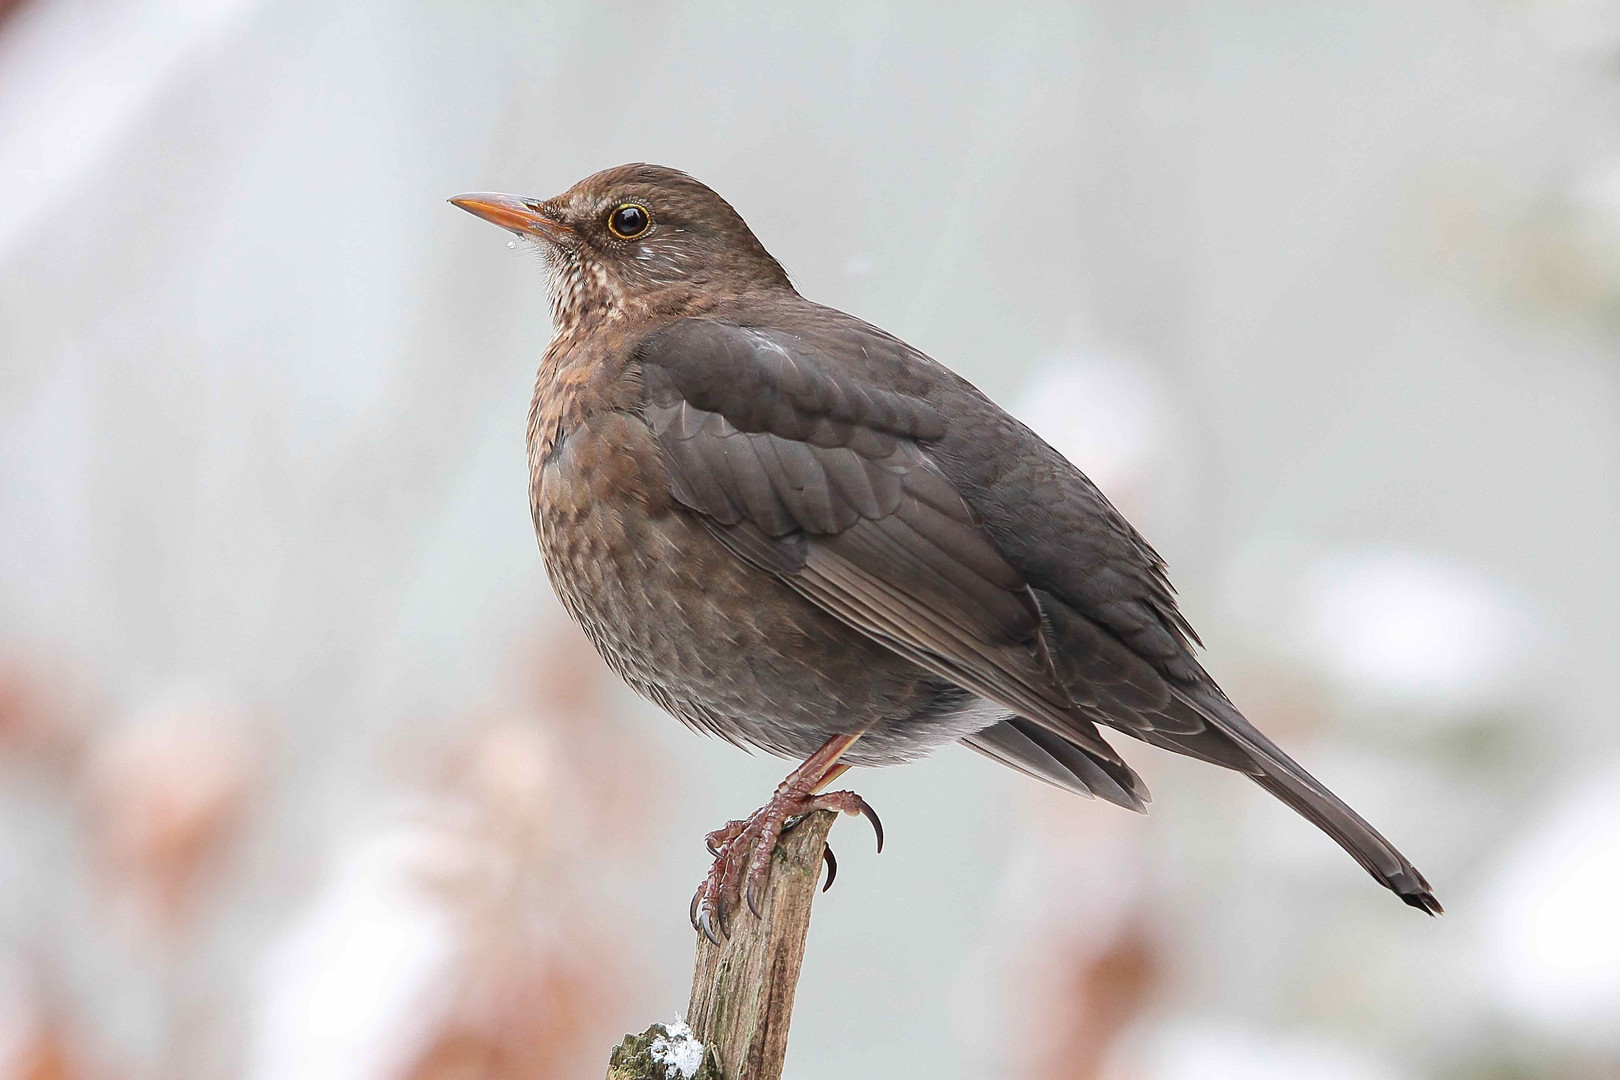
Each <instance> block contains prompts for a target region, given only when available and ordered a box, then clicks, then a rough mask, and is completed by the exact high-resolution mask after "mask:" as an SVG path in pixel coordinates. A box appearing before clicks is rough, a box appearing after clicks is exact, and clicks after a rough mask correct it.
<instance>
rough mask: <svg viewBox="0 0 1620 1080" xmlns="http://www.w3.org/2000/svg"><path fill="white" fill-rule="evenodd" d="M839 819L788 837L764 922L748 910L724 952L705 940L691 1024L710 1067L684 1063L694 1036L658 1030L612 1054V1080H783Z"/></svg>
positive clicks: (826, 815)
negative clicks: (711, 1079) (813, 912)
mask: <svg viewBox="0 0 1620 1080" xmlns="http://www.w3.org/2000/svg"><path fill="white" fill-rule="evenodd" d="M836 818H837V815H836V814H834V813H832V812H830V811H826V810H823V811H818V812H817V813H814V814H811V815H810V816H809V817H807V818H805V819H804V820H803V821H801V822H799V824H798V825H797V826H796V827H795V828H794V829H793V831H792V832H790V833H788V834H787V835H786V836H784V837H782V839H781V841H780V842H779V843H778V844H777V845H776V851H775V852H774V853H773V855H772V859H771V878H770V885H769V886H768V887H767V888H766V890H765V895H764V897H763V898H761V901H760V912H761V917H760V918H757V919H756V918H754V915H753V913H752V912H750V911H749V910H748V908H747V906H746V905H744V906H743V907H742V908H741V909H740V910H738V911H737V912H736V913H735V914H733V915H732V917H731V934H730V936H729V937H727V938H726V939H725V941H724V943H723V944H720V945H715V944H714V943H713V942H711V941H709V939H708V938H706V937H704V936H703V935H702V934H699V935H697V964H696V966H695V968H694V970H693V972H692V999H691V1002H690V1003H689V1004H688V1006H687V1016H686V1024H687V1025H689V1026H690V1028H691V1036H692V1038H695V1039H696V1040H698V1041H699V1042H701V1043H702V1044H703V1045H704V1047H705V1049H704V1050H703V1051H702V1053H701V1058H700V1057H699V1054H698V1052H696V1051H692V1052H690V1053H687V1054H686V1055H685V1056H684V1057H683V1056H681V1055H682V1047H683V1043H682V1041H681V1036H683V1035H684V1034H685V1033H684V1032H681V1031H680V1030H679V1025H676V1026H675V1031H674V1032H673V1033H672V1032H671V1031H670V1030H669V1029H667V1028H664V1026H663V1025H657V1024H655V1025H654V1026H653V1027H651V1028H648V1029H647V1031H646V1032H644V1033H643V1034H641V1035H627V1036H625V1041H624V1042H622V1043H620V1044H619V1046H618V1047H617V1048H616V1049H615V1050H614V1052H613V1058H612V1060H611V1061H610V1063H609V1068H608V1078H609V1080H708V1075H709V1074H707V1073H706V1072H705V1071H704V1070H706V1069H708V1068H711V1067H712V1068H717V1069H718V1072H717V1074H715V1075H716V1077H717V1080H780V1078H781V1076H782V1063H783V1061H784V1060H785V1059H786V1057H787V1038H788V1025H789V1023H790V1022H791V1021H792V1019H793V993H794V991H795V990H796V989H797V988H798V985H799V969H800V968H801V967H802V966H803V963H804V945H805V937H806V935H807V934H808V933H809V930H810V905H811V902H812V901H813V900H814V899H815V896H816V889H817V886H818V884H819V883H820V880H821V861H822V852H823V851H825V850H826V846H827V833H828V831H829V830H830V829H831V828H832V825H833V822H834V820H836ZM660 1040H661V1041H660ZM672 1040H673V1041H672ZM688 1068H690V1070H691V1071H688Z"/></svg>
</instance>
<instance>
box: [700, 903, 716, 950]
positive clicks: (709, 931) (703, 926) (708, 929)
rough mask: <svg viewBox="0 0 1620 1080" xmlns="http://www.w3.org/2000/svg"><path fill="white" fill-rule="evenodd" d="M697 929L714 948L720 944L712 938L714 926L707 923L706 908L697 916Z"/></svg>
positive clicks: (707, 913)
mask: <svg viewBox="0 0 1620 1080" xmlns="http://www.w3.org/2000/svg"><path fill="white" fill-rule="evenodd" d="M698 929H699V930H701V931H702V932H703V936H704V937H706V938H708V939H709V941H710V942H711V943H712V944H714V945H716V946H718V945H719V944H720V939H719V938H717V937H715V936H714V925H713V924H712V923H711V922H710V921H709V909H708V908H704V909H703V911H702V912H700V913H699V914H698Z"/></svg>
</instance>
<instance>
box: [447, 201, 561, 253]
mask: <svg viewBox="0 0 1620 1080" xmlns="http://www.w3.org/2000/svg"><path fill="white" fill-rule="evenodd" d="M450 202H451V203H452V204H453V205H455V206H459V207H461V208H462V209H463V210H465V211H467V213H469V214H476V215H477V216H478V217H481V218H483V219H484V220H485V221H487V222H490V223H491V224H493V225H499V226H500V227H501V228H503V229H507V230H509V231H511V232H515V233H517V234H518V235H519V236H525V237H528V238H530V239H533V240H547V241H551V242H552V243H558V242H561V241H563V240H566V239H569V238H570V237H572V236H573V235H574V230H573V229H571V228H569V227H568V226H567V225H564V224H563V223H562V222H560V221H554V220H552V219H551V218H549V217H547V216H546V215H545V214H543V213H541V212H540V209H539V206H540V204H539V202H537V201H536V200H534V199H520V198H518V197H517V196H516V195H501V194H498V193H496V192H493V191H472V192H468V193H467V194H465V195H457V196H456V197H455V198H453V199H451V200H450Z"/></svg>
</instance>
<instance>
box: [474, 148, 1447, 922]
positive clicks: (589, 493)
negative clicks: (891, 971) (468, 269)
mask: <svg viewBox="0 0 1620 1080" xmlns="http://www.w3.org/2000/svg"><path fill="white" fill-rule="evenodd" d="M450 201H451V202H452V203H454V204H455V205H457V206H459V207H461V208H462V209H464V210H467V211H469V212H470V213H473V214H476V215H478V216H479V217H481V218H484V219H485V220H487V221H490V222H493V223H494V224H496V225H499V226H501V227H502V228H505V229H508V230H510V231H511V232H514V233H516V234H517V235H518V236H520V237H523V238H525V239H528V240H532V241H535V242H536V243H538V244H539V245H540V247H541V249H542V251H543V253H544V256H545V260H546V266H547V269H548V271H549V278H550V281H549V285H550V295H551V311H552V323H553V327H554V336H553V338H552V341H551V345H550V347H549V348H547V350H546V353H545V357H544V359H543V360H542V361H541V363H540V373H539V376H538V378H537V380H536V384H535V392H534V403H533V405H532V406H531V408H530V411H529V428H528V446H529V478H530V479H529V484H530V486H529V497H530V504H531V509H532V510H533V514H534V524H535V530H536V532H537V533H538V535H539V540H540V550H541V553H542V554H543V556H544V558H545V564H546V569H547V571H548V572H549V573H550V576H551V582H552V585H553V587H554V588H555V589H556V590H557V595H558V596H559V597H560V598H561V599H562V602H563V605H564V606H565V607H566V608H567V609H568V612H569V614H571V615H572V616H573V617H574V619H575V620H577V621H578V623H579V625H580V626H581V627H583V628H584V630H585V633H586V634H587V635H588V636H589V637H590V640H591V641H592V643H593V644H594V645H595V646H596V648H597V650H598V651H599V652H600V653H601V654H602V657H603V658H604V659H605V660H606V661H607V662H608V664H609V665H610V666H611V667H612V668H613V669H614V670H615V671H616V672H618V673H619V675H620V676H622V677H623V678H624V680H625V681H626V682H628V683H629V684H630V685H631V686H632V687H634V688H635V689H636V690H637V691H639V692H640V693H642V694H643V695H645V696H646V697H648V698H649V699H651V700H652V701H654V702H655V703H657V704H658V705H660V706H661V707H663V708H664V709H666V710H667V711H669V712H671V713H673V714H674V715H675V716H676V717H678V718H680V719H681V720H683V721H685V722H686V723H687V724H688V725H690V726H691V727H694V728H696V729H698V730H700V731H706V732H709V733H711V734H714V735H718V736H720V737H721V738H724V739H727V740H729V741H730V742H732V743H737V744H743V743H746V744H749V745H751V746H755V747H759V748H761V749H763V750H766V751H769V752H770V753H773V754H778V755H781V756H783V757H791V758H794V759H798V760H802V761H803V764H802V765H800V766H799V767H798V768H796V769H795V770H794V771H793V772H792V773H791V774H790V775H789V776H788V778H787V779H786V780H784V781H783V782H782V784H781V786H779V787H778V788H777V789H776V793H775V794H774V795H773V796H772V797H771V799H770V801H769V802H767V803H766V804H765V805H764V806H763V807H762V808H760V809H759V810H758V811H756V812H755V813H754V814H752V815H751V816H749V817H748V818H745V819H742V820H739V821H732V822H730V823H728V824H727V825H726V826H725V827H724V828H721V829H719V830H717V831H715V832H713V833H711V834H709V837H708V840H709V847H710V850H711V851H713V852H714V853H715V863H714V866H713V868H712V869H711V870H710V872H709V874H708V877H707V878H706V880H705V881H704V883H703V886H702V888H700V889H699V891H698V894H697V896H695V897H694V898H693V907H692V911H693V922H694V925H695V926H697V927H698V928H699V929H701V930H702V931H703V933H705V934H707V935H708V936H709V937H710V938H712V939H716V940H718V937H717V933H724V932H725V930H726V926H727V920H728V919H729V918H730V917H731V915H732V913H733V911H734V909H735V905H736V903H737V901H738V898H739V897H746V898H747V901H748V903H749V905H750V906H751V907H752V906H754V898H755V894H756V892H757V891H758V889H759V887H760V886H761V885H762V884H763V883H764V880H765V877H766V874H767V872H768V868H769V865H770V854H771V850H772V848H773V847H774V846H775V843H776V840H777V838H778V837H779V836H780V834H781V831H782V829H783V827H784V824H785V823H787V822H788V821H790V820H791V819H792V818H794V817H795V816H797V815H801V814H804V813H806V812H808V811H810V810H813V809H832V810H842V811H845V812H848V813H852V814H853V813H860V814H865V815H866V816H868V817H869V818H870V819H871V820H872V823H873V826H874V828H876V829H877V830H878V847H879V849H880V850H881V848H882V844H883V834H882V828H881V826H880V825H878V822H877V816H876V815H875V814H873V813H872V811H871V808H870V807H869V806H867V804H866V802H865V801H864V800H863V799H861V797H860V796H859V795H856V794H855V793H853V792H850V791H834V792H828V791H826V790H825V789H826V788H827V786H828V785H829V784H830V783H831V782H832V781H833V780H834V779H836V778H837V777H838V776H839V775H841V774H842V773H843V771H844V770H845V769H847V768H848V767H850V766H851V765H893V764H897V763H900V762H904V761H910V760H913V759H915V758H918V757H920V756H922V755H924V754H926V753H927V752H928V751H930V750H932V749H934V748H935V747H937V746H941V745H944V744H946V743H951V742H962V743H965V744H966V745H968V746H970V747H972V748H973V749H975V750H977V751H979V752H980V753H982V754H984V755H986V756H988V757H991V758H994V759H996V760H997V761H1000V762H1002V763H1004V764H1006V765H1010V766H1012V767H1013V768H1015V769H1018V770H1020V771H1022V772H1025V773H1028V774H1029V775H1031V776H1034V777H1038V778H1039V779H1042V780H1045V781H1048V782H1050V783H1052V784H1056V785H1057V786H1059V787H1062V788H1066V789H1067V790H1069V791H1073V792H1075V793H1077V794H1080V795H1085V796H1087V797H1093V796H1098V797H1101V798H1104V799H1107V800H1108V801H1110V802H1113V803H1117V804H1119V805H1120V806H1124V807H1128V808H1130V809H1133V810H1142V809H1143V808H1144V804H1145V803H1146V802H1147V799H1148V793H1147V790H1146V788H1145V787H1144V786H1143V784H1142V781H1141V779H1140V778H1139V777H1138V776H1137V775H1136V773H1135V772H1133V771H1132V770H1131V768H1130V766H1129V765H1127V764H1126V763H1125V762H1124V761H1123V760H1122V759H1121V758H1120V757H1119V755H1118V754H1117V753H1115V751H1114V750H1113V748H1112V747H1110V746H1109V744H1108V743H1107V742H1106V741H1105V740H1104V739H1103V737H1102V734H1101V733H1100V732H1099V730H1098V727H1097V725H1098V724H1103V725H1106V726H1108V727H1111V728H1114V729H1115V730H1117V731H1122V732H1124V733H1125V734H1127V735H1131V736H1134V737H1136V738H1138V739H1142V740H1143V741H1145V742H1149V743H1152V744H1153V745H1155V746H1160V747H1164V748H1165V749H1168V750H1173V751H1175V752H1177V753H1181V754H1188V755H1190V756H1192V757H1196V758H1200V759H1202V760H1204V761H1208V762H1211V763H1213V764H1216V765H1222V766H1225V767H1226V768H1229V769H1234V770H1237V771H1238V772H1241V773H1245V774H1247V775H1248V776H1250V777H1251V778H1252V779H1253V780H1254V781H1255V782H1256V783H1258V784H1260V785H1261V786H1262V787H1264V788H1265V789H1266V790H1267V791H1270V792H1271V793H1272V794H1274V795H1276V796H1277V797H1278V798H1279V799H1281V800H1282V801H1283V802H1285V803H1287V804H1288V805H1289V806H1292V807H1293V808H1294V809H1295V810H1297V811H1298V812H1299V813H1301V814H1303V815H1304V816H1305V817H1306V818H1307V819H1309V820H1310V821H1311V822H1313V823H1314V824H1316V825H1317V826H1318V827H1319V828H1320V829H1322V831H1324V832H1326V833H1327V834H1328V835H1329V836H1331V837H1332V838H1333V839H1334V840H1336V841H1338V843H1339V844H1340V845H1341V846H1343V847H1344V849H1345V850H1346V851H1348V852H1349V853H1350V854H1351V855H1352V856H1353V857H1354V858H1355V859H1356V861H1357V862H1359V863H1360V864H1361V865H1362V866H1363V867H1364V868H1365V869H1366V870H1367V872H1368V873H1370V874H1371V875H1372V876H1373V877H1374V878H1376V879H1377V880H1378V881H1379V882H1381V883H1382V884H1383V885H1385V886H1386V887H1388V888H1389V889H1391V890H1393V891H1394V892H1395V893H1396V894H1397V895H1399V896H1400V898H1401V899H1402V900H1404V901H1405V902H1406V903H1408V904H1411V905H1412V906H1413V907H1417V908H1421V909H1422V910H1424V911H1427V912H1429V913H1431V914H1434V913H1437V912H1439V911H1440V904H1439V902H1438V901H1436V900H1435V898H1434V895H1433V893H1432V892H1431V891H1430V889H1429V884H1428V882H1426V881H1425V880H1424V879H1423V875H1422V874H1420V873H1418V871H1417V870H1416V869H1415V868H1414V867H1413V866H1412V864H1411V863H1410V862H1408V861H1407V860H1406V858H1405V857H1404V856H1402V855H1401V853H1400V852H1399V851H1397V850H1395V848H1394V846H1393V845H1391V844H1390V843H1389V841H1387V840H1385V839H1384V838H1383V837H1382V836H1381V835H1379V833H1378V831H1377V830H1376V829H1374V828H1373V827H1372V826H1371V825H1369V824H1367V822H1365V821H1363V820H1362V819H1361V817H1360V816H1359V815H1358V814H1356V812H1355V811H1354V810H1351V809H1350V808H1349V807H1348V806H1346V805H1345V804H1344V803H1343V802H1341V801H1340V800H1339V799H1338V798H1337V797H1336V796H1335V795H1334V794H1333V793H1332V792H1331V791H1329V790H1328V789H1327V788H1326V787H1324V786H1323V785H1322V784H1321V783H1320V782H1319V781H1317V780H1316V779H1315V778H1314V777H1312V776H1311V775H1310V774H1309V773H1307V772H1306V771H1305V770H1304V769H1303V768H1301V767H1300V766H1299V765H1298V764H1297V763H1295V762H1294V761H1293V759H1291V758H1290V757H1288V755H1287V754H1285V753H1283V752H1282V750H1280V749H1278V747H1277V746H1276V744H1274V743H1273V742H1272V741H1271V740H1270V739H1268V738H1266V737H1265V736H1264V735H1262V734H1261V733H1260V732H1259V731H1258V730H1256V729H1255V728H1254V726H1253V725H1251V724H1250V723H1249V722H1248V721H1247V720H1245V719H1244V718H1243V715H1242V714H1241V713H1240V712H1238V710H1237V709H1236V707H1234V706H1233V704H1232V703H1231V702H1230V701H1228V700H1227V698H1226V695H1225V694H1224V693H1222V692H1221V689H1220V687H1218V686H1216V685H1215V681H1214V680H1213V679H1211V678H1210V676H1209V675H1208V673H1206V672H1205V671H1204V669H1203V667H1202V666H1200V665H1199V663H1198V660H1197V659H1196V658H1195V656H1194V654H1193V648H1194V646H1195V645H1200V644H1201V643H1199V641H1198V638H1197V635H1196V634H1194V632H1193V630H1192V627H1190V626H1189V625H1188V624H1187V621H1186V619H1184V618H1183V617H1182V615H1181V613H1180V611H1179V610H1178V609H1177V607H1176V599H1175V592H1174V590H1173V589H1172V588H1171V586H1170V582H1169V580H1168V579H1167V578H1166V576H1165V567H1164V562H1163V560H1162V559H1160V558H1159V556H1158V554H1157V553H1155V552H1154V550H1153V549H1152V548H1151V547H1150V546H1149V545H1148V543H1147V541H1146V540H1144V539H1142V537H1141V535H1140V534H1138V533H1137V531H1136V530H1135V529H1134V528H1132V527H1131V525H1130V523H1129V522H1127V521H1126V520H1125V519H1124V517H1122V516H1121V515H1120V513H1119V512H1118V511H1117V510H1115V509H1114V507H1113V506H1112V505H1110V504H1109V502H1108V500H1107V499H1106V498H1104V497H1103V495H1102V493H1101V492H1100V491H1098V490H1097V488H1096V486H1095V485H1093V484H1092V483H1091V481H1090V480H1088V479H1087V478H1086V477H1085V475H1084V474H1083V473H1081V472H1080V470H1079V469H1077V468H1075V467H1074V466H1073V465H1071V464H1070V463H1069V462H1068V461H1066V460H1065V459H1064V458H1063V457H1062V455H1060V454H1059V453H1058V452H1057V451H1056V450H1054V449H1052V448H1051V447H1050V446H1048V445H1047V444H1046V443H1045V442H1043V441H1042V440H1041V439H1040V438H1039V437H1038V436H1037V435H1035V434H1034V433H1033V432H1032V431H1030V430H1029V429H1028V428H1027V427H1025V426H1024V425H1023V424H1021V423H1019V422H1018V421H1017V420H1015V419H1014V418H1013V417H1011V416H1009V415H1008V414H1007V413H1006V412H1004V411H1003V410H1002V409H1001V408H999V407H998V406H997V405H996V404H995V403H994V402H993V401H991V400H990V399H989V398H987V397H985V396H984V395H983V394H981V393H980V392H979V391H978V390H977V389H976V388H975V387H974V386H972V385H971V384H970V383H968V382H967V381H966V380H964V379H962V378H961V377H960V376H958V375H956V374H955V373H953V372H952V371H950V370H949V369H948V368H946V367H944V366H942V365H941V364H939V363H936V362H935V361H934V360H932V359H930V358H929V357H927V356H925V355H923V354H922V353H921V352H919V351H918V350H916V349H914V348H912V347H911V346H909V345H907V344H906V343H905V342H903V341H901V340H899V339H898V338H896V337H894V336H893V335H891V334H887V333H885V332H883V331H882V330H879V329H878V328H877V327H875V326H871V325H869V324H868V323H865V322H862V321H861V320H860V319H857V318H855V317H854V316H852V315H846V314H844V313H843V312H841V311H835V310H833V309H832V308H827V307H823V306H821V305H819V304H816V303H812V302H811V301H809V300H806V299H805V298H804V297H802V296H800V295H799V294H798V292H797V291H795V290H794V288H793V285H792V283H791V282H789V280H788V276H787V274H786V273H785V272H784V271H783V270H782V267H781V265H780V264H779V263H778V262H777V261H776V260H775V259H774V258H772V257H771V255H770V253H769V252H767V251H766V250H765V248H764V247H763V246H762V245H761V244H760V242H759V241H758V240H757V239H756V238H755V237H754V234H753V233H752V232H751V231H750V230H749V228H748V226H747V225H746V224H745V223H744V222H743V219H742V218H741V217H740V216H739V215H738V214H737V212H736V211H735V210H733V209H732V208H731V206H730V204H728V203H727V202H726V201H725V200H724V199H722V198H721V197H720V196H719V195H717V194H715V193H714V192H713V191H711V190H710V189H709V188H707V187H705V186H704V185H703V184H701V183H699V182H698V181H696V180H694V179H693V178H692V177H690V176H687V175H686V174H685V173H681V172H677V171H676V170H674V169H667V168H662V167H659V166H654V165H624V166H620V167H619V168H615V169H609V170H607V171H605V172H600V173H597V174H596V175H594V176H590V177H587V178H586V179H584V180H581V181H580V182H579V183H578V184H575V185H574V186H573V187H572V188H570V189H568V191H566V192H564V193H563V194H561V195H559V196H557V197H556V198H553V199H545V200H538V199H526V198H519V197H516V196H512V195H494V194H469V195H461V196H457V197H456V198H454V199H452V200H450ZM833 869H834V866H832V865H829V875H830V874H831V872H832V871H833ZM829 883H830V877H829Z"/></svg>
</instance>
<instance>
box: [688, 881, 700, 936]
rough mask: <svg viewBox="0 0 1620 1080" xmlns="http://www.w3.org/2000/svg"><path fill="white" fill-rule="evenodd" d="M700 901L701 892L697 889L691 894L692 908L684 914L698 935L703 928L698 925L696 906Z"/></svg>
mask: <svg viewBox="0 0 1620 1080" xmlns="http://www.w3.org/2000/svg"><path fill="white" fill-rule="evenodd" d="M701 899H703V890H702V889H699V890H698V891H697V892H695V893H693V894H692V906H691V907H690V908H688V909H687V912H686V917H687V918H688V919H690V920H691V921H692V929H693V930H696V931H698V932H700V933H701V932H702V930H703V927H701V926H699V925H698V917H697V906H698V901H699V900H701Z"/></svg>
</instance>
